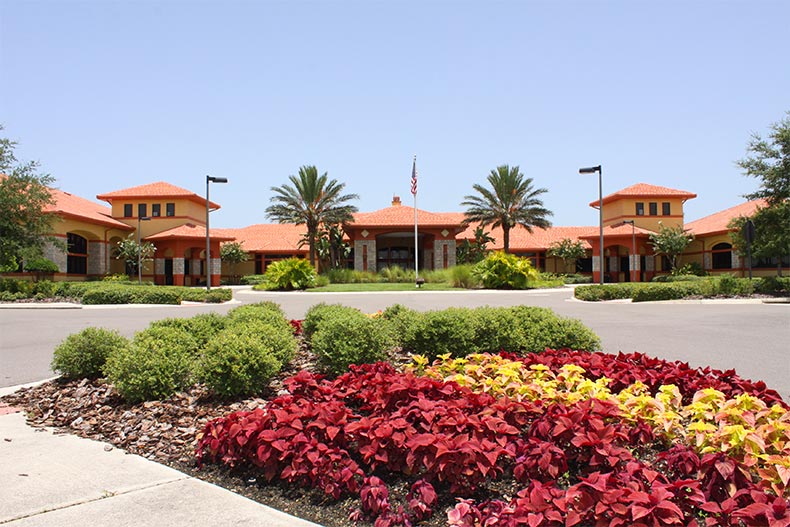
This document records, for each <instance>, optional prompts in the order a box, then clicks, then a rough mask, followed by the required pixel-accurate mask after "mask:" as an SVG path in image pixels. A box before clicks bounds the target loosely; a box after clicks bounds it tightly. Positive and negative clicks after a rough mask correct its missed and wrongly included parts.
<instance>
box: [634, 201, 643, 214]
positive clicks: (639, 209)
mask: <svg viewBox="0 0 790 527" xmlns="http://www.w3.org/2000/svg"><path fill="white" fill-rule="evenodd" d="M636 215H637V216H644V215H645V204H644V203H642V202H640V201H638V202H637V203H636Z"/></svg>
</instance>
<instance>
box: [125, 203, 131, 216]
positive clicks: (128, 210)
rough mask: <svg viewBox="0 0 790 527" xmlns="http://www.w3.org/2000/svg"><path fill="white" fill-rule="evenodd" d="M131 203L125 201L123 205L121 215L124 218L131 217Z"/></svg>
mask: <svg viewBox="0 0 790 527" xmlns="http://www.w3.org/2000/svg"><path fill="white" fill-rule="evenodd" d="M132 214H133V213H132V204H131V203H127V204H125V205H124V206H123V217H124V218H131V217H132Z"/></svg>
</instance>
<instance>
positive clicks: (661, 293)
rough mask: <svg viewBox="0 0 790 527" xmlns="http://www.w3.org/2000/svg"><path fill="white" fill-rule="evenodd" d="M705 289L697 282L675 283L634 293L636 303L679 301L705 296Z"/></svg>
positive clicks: (646, 288) (651, 286) (658, 285)
mask: <svg viewBox="0 0 790 527" xmlns="http://www.w3.org/2000/svg"><path fill="white" fill-rule="evenodd" d="M703 291H704V288H702V287H700V286H699V285H698V284H697V283H696V282H674V283H663V284H661V283H659V284H651V285H650V287H644V288H642V289H639V290H637V291H635V292H634V295H633V301H634V302H655V301H660V300H678V299H681V298H686V297H689V296H695V295H703V294H704V293H703Z"/></svg>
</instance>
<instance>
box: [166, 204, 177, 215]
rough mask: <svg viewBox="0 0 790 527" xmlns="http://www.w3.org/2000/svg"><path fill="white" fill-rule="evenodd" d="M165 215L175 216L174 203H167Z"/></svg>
mask: <svg viewBox="0 0 790 527" xmlns="http://www.w3.org/2000/svg"><path fill="white" fill-rule="evenodd" d="M165 208H166V210H165V214H166V215H167V216H175V215H176V204H175V203H168V204H167V205H165Z"/></svg>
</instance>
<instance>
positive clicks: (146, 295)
mask: <svg viewBox="0 0 790 527" xmlns="http://www.w3.org/2000/svg"><path fill="white" fill-rule="evenodd" d="M128 290H129V292H130V293H131V301H130V302H129V303H130V304H173V305H178V304H180V303H181V292H180V291H178V290H172V289H165V288H164V287H157V286H149V287H134V286H132V287H130V288H129V289H128Z"/></svg>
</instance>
